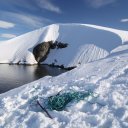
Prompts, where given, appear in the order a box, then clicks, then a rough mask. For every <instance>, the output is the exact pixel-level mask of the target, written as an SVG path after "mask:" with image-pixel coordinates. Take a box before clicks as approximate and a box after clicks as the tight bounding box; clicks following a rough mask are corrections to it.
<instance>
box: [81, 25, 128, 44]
mask: <svg viewBox="0 0 128 128" xmlns="http://www.w3.org/2000/svg"><path fill="white" fill-rule="evenodd" d="M82 25H85V26H88V27H92V28H96V29H101V30H106V31H110V32H113V33H115V34H117V35H118V36H119V37H120V38H121V40H122V44H124V43H125V42H127V43H128V31H124V30H118V29H113V28H108V27H102V26H97V25H91V24H82Z"/></svg>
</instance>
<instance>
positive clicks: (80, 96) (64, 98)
mask: <svg viewBox="0 0 128 128" xmlns="http://www.w3.org/2000/svg"><path fill="white" fill-rule="evenodd" d="M92 95H93V93H92V92H89V91H86V92H82V91H81V92H75V91H70V92H67V93H66V92H65V93H58V94H57V95H54V96H50V97H48V99H47V101H46V102H45V104H46V106H47V107H46V108H48V109H51V110H57V111H62V110H64V109H65V107H66V106H67V104H68V103H70V102H72V101H77V102H78V101H80V100H84V99H85V98H88V97H89V96H92Z"/></svg>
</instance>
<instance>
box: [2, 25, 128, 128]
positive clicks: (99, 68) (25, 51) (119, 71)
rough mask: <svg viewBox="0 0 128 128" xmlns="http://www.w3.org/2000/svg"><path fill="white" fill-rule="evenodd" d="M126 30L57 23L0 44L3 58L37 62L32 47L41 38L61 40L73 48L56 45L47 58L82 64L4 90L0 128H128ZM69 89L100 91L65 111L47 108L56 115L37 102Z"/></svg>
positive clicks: (127, 49)
mask: <svg viewBox="0 0 128 128" xmlns="http://www.w3.org/2000/svg"><path fill="white" fill-rule="evenodd" d="M127 35H128V32H126V31H121V30H115V29H110V28H104V27H99V26H93V25H85V24H84V25H83V24H66V25H64V24H54V25H51V26H48V27H45V28H41V29H39V30H36V31H33V32H30V33H27V34H25V35H22V36H20V37H17V38H14V39H12V40H9V41H7V42H3V43H0V62H1V63H2V62H3V63H4V62H6V63H8V62H10V61H12V62H17V61H21V62H23V61H24V60H26V61H27V63H31V64H33V63H36V61H35V59H34V57H33V55H32V48H33V47H34V46H35V45H37V44H38V43H41V42H42V41H49V40H58V41H63V42H64V43H69V47H67V48H66V49H62V50H60V49H59V50H57V49H55V50H52V51H51V52H50V54H49V56H48V58H47V60H46V61H45V63H46V62H47V63H51V62H52V61H53V60H54V59H57V60H58V63H59V64H62V63H64V64H65V65H68V66H71V65H79V66H78V67H77V68H75V69H73V70H71V71H69V72H66V73H63V74H61V75H59V76H57V77H51V76H47V77H44V78H41V79H39V80H37V81H34V82H32V83H29V84H26V85H23V86H21V87H19V88H16V89H13V90H11V91H9V92H6V93H4V94H0V128H127V127H128V98H127V97H128V79H127V78H128V44H127ZM122 44H123V45H122ZM108 52H110V54H109V55H108ZM30 58H31V59H30ZM22 60H23V61H22ZM79 62H80V63H79ZM88 62H89V63H88ZM69 90H75V91H87V90H91V91H92V92H94V93H95V94H97V95H99V96H98V97H97V98H96V99H95V98H91V97H89V99H88V100H87V99H86V100H81V101H80V102H78V103H73V104H70V105H68V106H67V107H66V109H65V110H63V111H55V110H53V111H52V110H47V111H48V112H49V114H50V115H51V116H52V118H53V119H50V118H49V117H48V116H47V114H46V113H45V112H44V111H43V110H42V109H41V108H40V107H39V106H38V105H37V104H36V102H37V97H38V100H39V101H40V103H41V102H42V101H43V100H44V99H45V98H47V97H49V96H52V95H55V94H57V93H58V92H60V91H69ZM90 102H94V104H91V103H90ZM42 105H43V104H42Z"/></svg>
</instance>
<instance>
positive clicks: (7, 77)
mask: <svg viewBox="0 0 128 128" xmlns="http://www.w3.org/2000/svg"><path fill="white" fill-rule="evenodd" d="M63 72H65V70H62V69H58V68H52V67H49V66H44V65H33V66H25V65H8V64H0V93H4V92H6V91H8V90H11V89H13V88H16V87H19V86H21V85H23V84H27V83H29V82H32V81H34V80H37V79H39V78H42V77H44V76H47V75H50V76H57V75H59V74H61V73H63Z"/></svg>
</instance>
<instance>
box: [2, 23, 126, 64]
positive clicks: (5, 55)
mask: <svg viewBox="0 0 128 128" xmlns="http://www.w3.org/2000/svg"><path fill="white" fill-rule="evenodd" d="M51 40H52V41H56V40H57V41H61V42H62V43H68V44H69V45H68V47H67V48H64V49H54V50H51V51H50V54H49V55H48V57H47V59H46V60H45V61H44V62H43V63H46V64H52V63H54V62H55V60H57V61H56V62H55V64H56V65H62V64H63V65H64V66H77V65H79V64H85V63H88V62H91V61H94V60H98V59H101V58H104V57H106V56H107V55H108V54H109V52H110V51H111V50H113V49H114V48H116V47H117V46H119V45H121V44H125V43H126V42H128V32H127V31H122V30H117V29H112V28H107V27H101V26H96V25H89V24H52V25H49V26H47V27H43V28H41V29H38V30H35V31H32V32H29V33H26V34H24V35H21V36H18V37H16V38H14V39H11V40H8V41H4V42H1V43H0V63H26V64H36V63H37V61H36V60H35V58H34V56H33V53H32V52H33V48H34V47H35V46H36V45H37V44H39V43H42V42H44V41H51ZM69 53H70V54H69Z"/></svg>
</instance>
